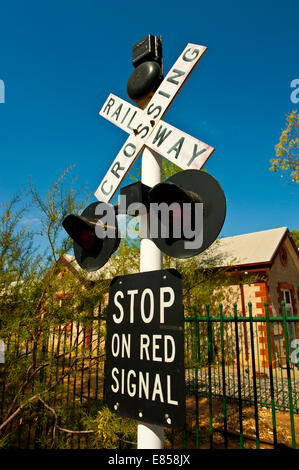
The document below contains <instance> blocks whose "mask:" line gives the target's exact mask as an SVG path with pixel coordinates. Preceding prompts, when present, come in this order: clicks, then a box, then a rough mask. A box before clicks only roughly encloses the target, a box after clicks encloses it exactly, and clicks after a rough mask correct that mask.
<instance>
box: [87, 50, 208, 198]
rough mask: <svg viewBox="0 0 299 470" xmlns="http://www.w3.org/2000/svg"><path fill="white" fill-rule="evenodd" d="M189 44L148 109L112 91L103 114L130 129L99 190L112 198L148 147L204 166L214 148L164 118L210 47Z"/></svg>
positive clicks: (182, 163)
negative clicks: (135, 104) (128, 101)
mask: <svg viewBox="0 0 299 470" xmlns="http://www.w3.org/2000/svg"><path fill="white" fill-rule="evenodd" d="M206 49H207V48H206V47H205V46H198V45H197V44H187V46H186V48H185V49H184V51H183V52H182V54H181V55H180V57H179V58H178V60H177V61H176V62H175V64H174V65H173V67H172V68H171V70H170V72H169V73H168V74H167V75H166V77H165V78H164V80H163V81H162V83H161V85H160V86H159V88H158V89H157V91H156V92H155V94H154V95H153V97H152V98H151V100H150V102H149V103H148V105H147V106H146V108H145V109H144V110H142V109H139V108H137V107H136V106H133V105H131V104H130V103H127V102H126V101H124V100H122V99H121V98H118V97H117V96H115V95H113V94H110V95H109V96H108V98H107V100H106V102H105V104H104V106H103V107H102V109H101V111H100V113H99V114H100V115H101V116H103V117H105V118H106V119H108V120H109V121H111V122H113V123H114V124H116V125H117V126H119V127H120V128H121V129H123V130H124V131H126V132H127V133H129V137H128V139H127V140H126V142H125V143H124V145H123V146H122V148H121V150H120V152H119V153H118V155H117V157H116V158H115V160H114V162H113V163H112V165H111V167H110V168H109V170H108V172H107V174H106V176H105V178H104V179H103V181H102V182H101V184H100V186H99V187H98V189H97V190H96V192H95V196H96V198H97V199H98V200H99V201H103V202H109V201H110V200H111V199H112V197H113V195H114V194H115V192H116V191H117V189H118V187H119V185H120V183H121V182H122V180H123V179H124V178H125V176H126V174H127V173H128V171H129V169H130V168H131V166H132V165H133V163H134V162H135V160H136V158H137V157H138V155H139V154H140V152H142V151H143V149H144V147H145V146H146V147H148V148H150V149H151V150H154V151H155V152H157V153H159V154H160V155H161V156H162V155H163V156H164V157H166V158H167V159H168V160H170V161H171V162H173V163H175V164H176V165H177V166H179V167H180V168H182V169H183V170H186V169H197V170H200V168H202V166H203V165H204V164H205V162H206V161H207V159H208V158H209V157H210V155H211V154H212V153H213V151H214V148H213V147H210V146H209V145H207V144H205V143H203V142H201V141H200V140H197V139H195V138H194V137H192V136H190V135H188V134H185V133H184V132H182V131H180V130H179V129H176V128H175V127H173V126H171V125H170V124H167V123H166V122H164V121H162V117H163V116H164V114H165V113H166V111H167V110H168V108H169V106H170V104H171V103H172V101H173V100H174V98H175V97H176V95H177V93H178V92H179V91H180V89H181V88H182V86H183V84H184V83H185V81H186V80H187V78H188V77H189V75H190V74H191V72H192V71H193V70H194V68H195V66H196V65H197V64H198V62H199V60H200V59H201V57H202V56H203V54H204V53H205V51H206Z"/></svg>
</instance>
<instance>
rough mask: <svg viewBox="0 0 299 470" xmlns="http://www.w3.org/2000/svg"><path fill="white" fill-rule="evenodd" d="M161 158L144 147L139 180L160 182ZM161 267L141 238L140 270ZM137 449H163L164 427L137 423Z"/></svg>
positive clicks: (156, 250)
mask: <svg viewBox="0 0 299 470" xmlns="http://www.w3.org/2000/svg"><path fill="white" fill-rule="evenodd" d="M161 174H162V159H161V156H160V155H158V154H156V153H155V152H153V151H152V150H149V149H148V148H147V147H145V149H144V151H143V154H142V163H141V182H142V183H143V184H146V185H147V186H150V187H153V186H155V185H156V184H158V183H160V182H161ZM147 217H148V216H147V215H143V216H141V217H140V219H141V220H140V227H141V233H143V231H142V226H143V224H144V223H146V222H147V221H146V218H147ZM159 269H162V252H161V251H160V250H159V248H157V246H156V245H155V244H154V242H153V241H152V240H151V239H150V238H143V239H142V240H141V242H140V272H143V271H155V270H159ZM137 448H138V449H164V428H163V426H157V425H154V424H148V423H138V429H137Z"/></svg>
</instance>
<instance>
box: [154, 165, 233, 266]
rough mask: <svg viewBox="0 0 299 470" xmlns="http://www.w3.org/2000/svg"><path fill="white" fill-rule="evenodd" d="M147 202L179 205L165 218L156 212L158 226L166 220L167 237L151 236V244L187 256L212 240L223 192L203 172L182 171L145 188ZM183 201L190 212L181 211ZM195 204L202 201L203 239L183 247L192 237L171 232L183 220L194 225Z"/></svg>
mask: <svg viewBox="0 0 299 470" xmlns="http://www.w3.org/2000/svg"><path fill="white" fill-rule="evenodd" d="M149 201H150V203H153V202H154V203H157V204H160V203H163V202H164V203H166V204H168V205H171V204H172V203H178V204H179V206H180V207H181V211H179V212H175V211H174V212H173V213H172V212H171V213H170V214H172V216H171V217H169V220H168V221H165V220H161V218H159V215H158V214H157V216H158V218H159V220H158V224H160V227H161V226H162V225H163V224H165V223H167V222H168V224H169V226H168V233H169V237H164V238H163V237H161V236H158V237H157V238H153V241H154V243H155V244H156V245H157V247H158V248H159V249H160V250H161V251H162V252H163V253H165V254H167V255H169V256H171V257H174V258H181V259H182V258H190V257H192V256H195V255H198V254H199V253H201V252H202V251H204V250H206V249H207V248H208V247H209V246H210V245H211V244H212V243H213V242H214V241H215V240H216V238H217V236H218V235H219V233H220V230H221V228H222V226H223V223H224V220H225V215H226V200H225V196H224V192H223V190H222V188H221V186H220V184H219V183H218V182H217V180H216V179H215V178H213V177H212V176H211V175H209V174H208V173H206V172H204V171H200V170H185V171H181V172H179V173H176V174H175V175H173V176H171V177H170V178H168V180H167V181H166V182H165V183H159V184H157V185H156V186H154V187H153V188H152V189H151V190H150V191H149ZM184 203H190V208H191V212H190V211H189V213H187V214H186V212H185V213H184V214H183V212H182V208H183V204H184ZM195 203H202V204H203V220H202V224H203V225H202V227H201V229H202V236H203V241H202V244H201V246H200V247H198V248H186V246H185V242H186V241H192V239H188V238H187V237H185V236H184V235H183V234H182V236H180V238H175V237H173V233H175V230H176V225H179V224H180V228H181V229H183V228H184V224H187V223H188V224H189V225H191V226H192V225H193V226H194V217H195ZM183 216H184V217H183ZM156 222H157V221H156ZM160 233H161V231H160ZM197 235H198V234H197ZM195 237H196V234H195ZM195 237H194V238H195Z"/></svg>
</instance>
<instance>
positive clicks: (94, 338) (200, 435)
mask: <svg viewBox="0 0 299 470" xmlns="http://www.w3.org/2000/svg"><path fill="white" fill-rule="evenodd" d="M248 308H249V315H248V317H244V316H240V315H239V314H238V311H237V306H236V305H234V307H233V309H234V310H233V311H234V314H233V315H232V316H231V315H228V314H227V313H226V312H225V311H224V309H223V307H222V305H220V306H219V311H218V312H217V314H216V315H215V314H214V312H213V313H211V312H210V308H209V306H208V305H207V306H206V308H205V310H204V313H203V314H202V313H201V314H200V312H199V311H198V309H197V308H196V307H194V312H193V315H192V316H189V317H186V318H185V367H186V373H185V375H186V391H187V395H186V410H187V414H186V424H185V427H184V428H183V429H176V430H175V431H172V432H171V433H170V432H169V430H168V431H167V432H166V441H165V442H166V443H165V445H166V446H168V447H173V448H218V447H219V448H240V447H241V448H243V447H253V448H260V447H279V446H288V447H293V448H295V447H296V439H297V445H298V437H299V413H298V412H299V341H298V340H297V338H299V317H290V316H287V315H286V311H285V306H284V304H282V316H279V317H272V316H270V314H269V309H268V306H267V304H265V314H264V316H254V315H253V314H252V306H251V304H249V305H248ZM21 328H22V325H20V331H16V332H15V334H14V335H13V337H10V338H4V337H2V339H3V340H4V342H5V344H6V351H5V362H4V363H3V364H0V433H1V434H0V445H2V446H6V447H21V448H48V447H60V448H91V447H103V446H102V445H101V443H99V442H98V440H99V436H98V433H97V420H98V411H99V409H101V407H102V406H103V403H104V396H103V389H104V358H105V349H104V348H105V345H104V338H105V322H101V321H100V319H99V318H98V317H92V318H87V319H86V320H85V321H84V322H83V323H82V322H81V323H79V322H78V323H77V322H74V323H72V324H58V325H56V326H55V327H53V326H51V328H49V329H46V330H45V331H43V332H41V333H40V334H39V335H38V336H36V335H35V337H32V336H30V337H27V338H26V335H25V336H24V332H23V330H22V329H21ZM0 335H1V332H0ZM0 337H1V336H0ZM130 440H131V441H132V440H134V439H129V442H130ZM123 441H125V439H124V440H123ZM118 442H119V445H121V443H122V438H121V436H120V439H119V440H118ZM129 442H128V443H127V445H130V444H129ZM131 446H132V447H134V444H133V443H132V445H131Z"/></svg>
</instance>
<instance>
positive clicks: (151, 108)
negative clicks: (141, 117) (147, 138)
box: [147, 103, 162, 119]
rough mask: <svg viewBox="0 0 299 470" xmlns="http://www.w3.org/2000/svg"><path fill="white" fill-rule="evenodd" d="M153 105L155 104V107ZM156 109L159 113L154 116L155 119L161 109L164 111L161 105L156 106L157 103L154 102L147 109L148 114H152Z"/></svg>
mask: <svg viewBox="0 0 299 470" xmlns="http://www.w3.org/2000/svg"><path fill="white" fill-rule="evenodd" d="M153 106H154V108H153ZM155 110H157V114H156V115H155V116H152V117H153V118H154V119H156V118H157V117H158V116H159V114H160V113H161V111H162V108H161V106H155V104H154V103H152V104H151V105H150V106H149V108H148V110H147V114H152V113H153V112H154V111H155Z"/></svg>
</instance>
